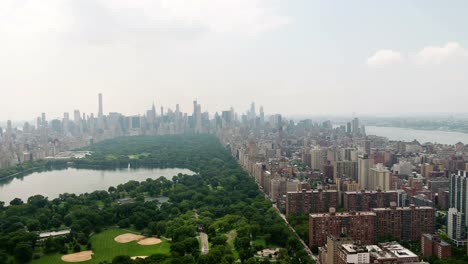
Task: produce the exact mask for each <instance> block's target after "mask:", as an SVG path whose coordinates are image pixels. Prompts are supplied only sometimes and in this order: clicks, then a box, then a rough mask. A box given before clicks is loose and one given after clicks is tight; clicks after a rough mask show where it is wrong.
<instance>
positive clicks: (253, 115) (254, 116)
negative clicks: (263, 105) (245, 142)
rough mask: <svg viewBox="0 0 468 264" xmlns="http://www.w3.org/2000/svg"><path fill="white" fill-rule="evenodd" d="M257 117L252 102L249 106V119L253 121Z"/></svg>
mask: <svg viewBox="0 0 468 264" xmlns="http://www.w3.org/2000/svg"><path fill="white" fill-rule="evenodd" d="M256 117H257V114H256V113H255V103H254V102H252V103H251V104H250V119H255V118H256Z"/></svg>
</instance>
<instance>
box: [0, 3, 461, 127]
mask: <svg viewBox="0 0 468 264" xmlns="http://www.w3.org/2000/svg"><path fill="white" fill-rule="evenodd" d="M181 3H182V2H180V1H162V0H158V1H147V0H145V1H138V3H136V2H134V1H107V0H102V1H78V2H77V1H56V0H48V1H37V0H27V1H22V2H18V1H14V0H13V1H11V0H8V1H3V2H2V4H1V7H2V9H3V10H5V12H2V14H0V23H1V24H2V27H0V41H1V42H2V49H1V50H0V56H1V57H2V60H1V61H0V72H2V78H0V91H1V92H2V94H4V95H8V100H3V101H2V104H0V120H7V119H12V120H28V119H29V118H30V117H31V116H34V115H36V114H37V113H40V112H46V113H49V115H51V116H59V115H61V114H62V112H63V111H64V110H66V109H68V108H71V109H77V108H80V109H81V110H82V111H84V112H91V111H93V112H94V111H95V106H94V105H95V103H94V102H95V101H94V96H95V94H96V93H97V92H98V91H99V92H102V93H103V94H106V95H107V100H106V101H107V105H108V109H119V111H120V112H122V113H125V114H128V115H130V114H135V113H141V112H143V111H144V110H145V108H146V105H147V104H149V103H151V101H152V100H148V98H154V99H155V100H157V101H160V102H164V106H169V105H171V106H173V105H175V104H176V103H179V104H180V105H181V106H185V107H186V109H189V106H190V104H191V102H192V100H193V99H194V98H198V100H199V101H201V102H204V106H205V109H206V110H208V111H210V112H215V111H216V110H218V109H221V108H222V107H223V106H224V105H226V104H228V105H232V106H233V107H234V108H235V109H247V108H248V106H249V104H250V102H252V101H255V102H256V103H257V104H258V105H263V106H264V107H265V109H269V112H272V113H282V114H284V115H287V116H292V115H300V114H304V113H306V114H309V113H310V114H313V115H327V114H333V115H340V114H347V113H353V112H354V113H357V114H358V115H360V116H363V115H366V114H369V113H372V114H380V113H396V114H397V113H408V112H410V113H425V112H450V113H458V112H467V109H466V107H465V106H464V105H463V104H454V103H452V97H451V96H449V95H451V94H457V95H458V96H460V97H464V96H468V94H467V92H466V89H464V88H465V87H466V86H467V84H468V76H466V74H464V69H466V67H467V65H468V56H467V54H468V52H467V50H468V48H467V46H468V35H467V34H466V30H465V29H464V26H463V25H465V24H466V23H467V21H466V16H465V15H464V12H463V10H466V8H467V3H466V2H465V1H452V2H451V4H450V5H446V4H445V3H441V2H438V1H424V2H416V1H392V2H387V3H375V2H374V1H363V2H362V3H360V5H359V6H358V5H355V4H354V3H349V2H346V1H326V2H325V1H303V0H301V1H294V2H291V1H288V2H286V1H284V0H277V1H266V0H255V1H250V0H241V1H239V0H237V1H232V0H225V1H217V2H216V4H215V3H213V2H212V1H201V0H193V1H184V2H183V4H181ZM238 14H244V15H242V16H241V15H238ZM395 14H397V15H395ZM439 93H443V94H446V95H447V96H438V94H439ZM436 95H437V96H436ZM226 99H228V100H226ZM227 101H228V102H227ZM298 105H299V106H302V107H297V106H298ZM440 106H443V107H440ZM68 111H70V110H68ZM185 111H186V110H185Z"/></svg>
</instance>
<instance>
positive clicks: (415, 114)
mask: <svg viewBox="0 0 468 264" xmlns="http://www.w3.org/2000/svg"><path fill="white" fill-rule="evenodd" d="M100 94H102V93H98V94H97V95H98V97H99V95H100ZM102 95H103V96H104V94H102ZM193 101H198V98H195V99H194V100H193ZM193 101H192V102H193ZM104 103H105V100H104ZM252 103H254V104H255V105H256V106H257V108H258V109H259V108H260V107H263V105H260V104H258V105H257V103H256V101H250V102H249V103H248V105H247V107H245V108H244V109H246V110H238V109H241V108H240V107H238V108H236V107H234V106H232V105H229V106H228V107H224V109H221V108H219V109H217V110H214V111H212V110H207V109H202V112H208V113H209V114H213V115H214V114H215V113H221V112H222V111H226V110H229V109H231V108H233V109H234V113H236V114H239V115H242V114H245V113H247V112H248V110H249V108H250V105H251V104H252ZM86 105H88V107H87V109H89V105H90V104H89V102H88V103H87V104H86ZM91 105H92V104H91ZM152 105H156V106H157V107H156V109H157V111H156V112H158V110H159V109H160V107H163V108H164V109H165V110H172V111H174V110H175V108H176V107H177V105H179V107H180V108H181V109H182V107H183V106H184V105H183V104H179V103H176V104H174V105H173V106H171V107H166V106H164V104H161V105H160V106H158V103H157V101H156V100H153V101H152V102H151V103H149V104H148V106H150V107H151V106H152ZM142 107H143V110H142V111H139V112H138V113H135V112H134V113H125V112H122V111H120V110H112V111H107V112H106V111H103V113H104V115H106V114H105V113H107V114H109V113H112V112H115V113H120V114H123V115H125V116H139V115H140V116H144V115H145V111H146V110H147V106H142ZM145 107H146V108H145ZM95 108H96V109H97V111H96V110H94V111H93V110H90V111H82V109H81V108H79V107H78V108H75V109H71V110H70V111H63V112H61V113H58V112H57V111H55V112H53V113H51V112H48V111H40V112H38V114H37V115H36V117H30V118H16V119H15V118H12V117H6V118H5V117H4V118H0V125H4V124H6V122H7V121H11V122H12V123H13V124H21V123H24V122H31V121H35V119H36V118H37V117H39V116H41V114H43V113H44V114H46V116H48V117H49V118H48V119H50V120H52V119H61V118H63V116H64V114H66V113H72V112H73V111H75V110H79V111H80V112H81V114H86V115H87V116H91V114H92V115H94V117H97V116H98V114H99V99H98V104H96V105H95ZM104 109H106V108H104ZM181 112H183V113H190V111H183V110H181ZM275 114H280V115H282V116H283V117H285V118H288V119H292V120H295V121H299V120H303V119H310V118H316V119H317V120H318V121H320V120H326V119H332V121H336V120H337V119H342V118H344V119H348V118H354V117H360V118H372V119H374V118H434V117H438V118H442V117H451V118H455V117H454V116H456V118H459V119H465V118H468V111H467V112H427V111H421V112H401V113H395V112H387V113H384V112H382V113H372V114H371V113H356V112H348V113H334V112H331V113H296V114H287V113H286V114H284V113H283V112H270V113H269V114H267V113H265V116H271V115H275ZM333 119H334V120H333Z"/></svg>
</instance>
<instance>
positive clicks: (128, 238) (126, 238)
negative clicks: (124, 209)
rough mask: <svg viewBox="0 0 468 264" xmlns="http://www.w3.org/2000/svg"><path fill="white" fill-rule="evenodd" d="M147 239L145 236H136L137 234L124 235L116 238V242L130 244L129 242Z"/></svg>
mask: <svg viewBox="0 0 468 264" xmlns="http://www.w3.org/2000/svg"><path fill="white" fill-rule="evenodd" d="M144 238H145V237H144V236H141V235H135V234H131V233H126V234H122V235H120V236H116V237H115V238H114V240H115V242H117V243H129V242H132V241H138V240H142V239H144Z"/></svg>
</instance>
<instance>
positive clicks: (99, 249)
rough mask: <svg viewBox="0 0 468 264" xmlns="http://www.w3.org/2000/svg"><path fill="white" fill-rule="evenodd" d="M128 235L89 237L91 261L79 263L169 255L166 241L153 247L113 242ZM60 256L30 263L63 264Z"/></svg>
mask: <svg viewBox="0 0 468 264" xmlns="http://www.w3.org/2000/svg"><path fill="white" fill-rule="evenodd" d="M125 233H128V231H125V230H122V229H109V230H106V231H103V232H102V233H99V234H96V235H94V236H92V237H91V243H92V245H93V251H94V255H93V259H92V260H89V261H84V262H79V263H83V264H97V263H99V262H101V261H106V260H107V261H108V262H110V261H112V259H113V258H114V257H115V256H119V255H127V256H130V257H132V256H150V255H153V254H157V253H159V254H167V255H169V251H170V244H169V242H167V241H166V240H163V242H162V243H161V244H158V245H153V246H141V245H138V244H137V242H135V241H133V242H130V243H126V244H119V243H117V242H115V241H114V238H115V237H116V236H118V235H121V234H125ZM61 257H62V255H61V254H52V255H45V256H42V257H41V258H40V259H37V260H34V261H32V263H33V264H56V263H57V264H64V263H67V262H64V261H62V260H61Z"/></svg>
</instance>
